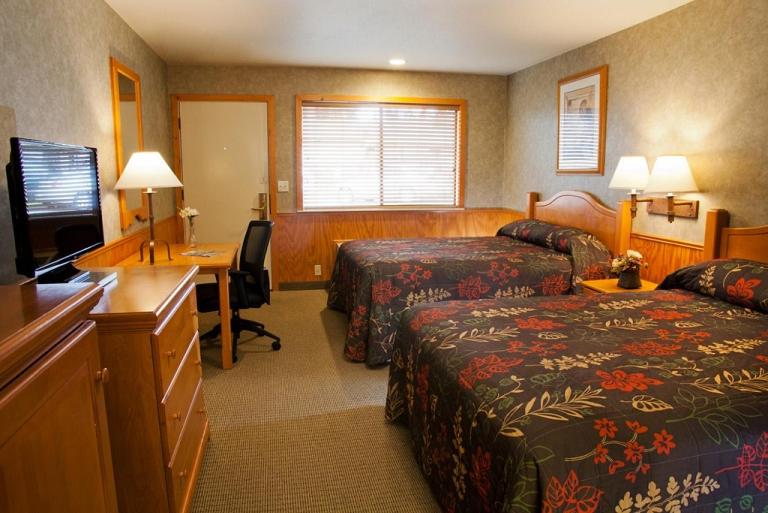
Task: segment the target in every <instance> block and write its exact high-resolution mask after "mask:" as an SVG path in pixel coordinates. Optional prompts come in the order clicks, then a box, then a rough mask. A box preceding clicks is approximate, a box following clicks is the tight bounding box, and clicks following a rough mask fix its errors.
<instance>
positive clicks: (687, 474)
mask: <svg viewBox="0 0 768 513" xmlns="http://www.w3.org/2000/svg"><path fill="white" fill-rule="evenodd" d="M661 288H664V289H668V290H656V291H652V292H646V293H619V294H611V295H596V296H581V295H578V296H565V297H555V298H528V299H499V300H479V301H470V302H444V303H440V304H435V305H420V306H418V307H416V308H413V309H411V310H409V311H408V312H406V313H405V314H404V316H403V319H402V325H401V328H400V330H399V332H398V337H397V340H396V344H395V348H394V353H393V357H392V364H391V367H390V381H389V389H388V397H387V417H388V418H389V419H390V420H399V421H402V422H405V423H407V424H408V425H409V429H410V432H411V439H412V443H413V446H414V452H415V456H416V459H417V461H418V463H419V465H420V466H421V469H422V471H423V473H424V475H425V477H426V479H427V480H428V481H429V483H430V486H431V487H432V489H433V491H434V494H435V496H436V497H437V499H438V501H439V502H440V504H441V506H442V508H443V509H444V511H446V512H472V513H476V512H489V511H490V512H502V511H503V512H539V511H541V512H544V513H555V512H569V513H591V512H614V513H662V512H665V513H669V512H675V513H677V512H702V513H703V512H707V513H713V512H714V513H730V512H758V513H760V512H763V513H764V512H768V314H767V313H766V312H768V266H767V265H765V264H757V263H754V262H749V261H712V262H708V263H704V264H701V265H698V266H693V267H689V268H685V269H682V270H680V271H677V272H676V273H674V274H672V275H670V276H669V277H668V278H667V280H666V281H665V282H664V283H663V284H662V286H661Z"/></svg>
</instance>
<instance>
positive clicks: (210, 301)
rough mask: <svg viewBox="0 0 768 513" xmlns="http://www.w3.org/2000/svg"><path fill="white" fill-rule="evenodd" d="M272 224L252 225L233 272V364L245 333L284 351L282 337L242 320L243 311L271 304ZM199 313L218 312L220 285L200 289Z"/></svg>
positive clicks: (214, 331) (208, 335)
mask: <svg viewBox="0 0 768 513" xmlns="http://www.w3.org/2000/svg"><path fill="white" fill-rule="evenodd" d="M273 225H274V223H273V222H272V221H251V222H250V223H248V229H247V230H246V232H245V238H244V239H243V247H242V249H241V251H240V264H239V266H238V267H239V268H238V270H237V271H229V279H230V287H229V305H230V308H231V309H232V361H233V362H236V361H237V340H238V338H240V332H241V331H252V332H254V333H256V334H257V335H258V336H259V337H263V336H267V337H269V338H271V339H273V342H272V349H273V350H274V351H277V350H279V349H280V337H278V336H277V335H274V334H272V333H270V332H269V331H267V330H266V329H264V324H262V323H260V322H256V321H250V320H248V319H242V318H241V317H240V310H242V309H246V308H260V307H261V305H264V304H267V305H268V304H269V272H268V271H267V270H266V269H265V268H264V258H265V257H266V255H267V246H269V239H270V238H271V237H272V226H273ZM197 310H198V311H199V312H218V311H220V307H219V286H218V284H217V283H204V284H201V285H198V286H197ZM220 332H221V324H217V325H216V326H215V327H214V328H213V329H212V330H210V331H209V332H207V333H206V334H204V335H203V336H202V337H201V338H202V339H203V340H207V339H211V338H214V337H216V336H217V335H218V334H219V333H220Z"/></svg>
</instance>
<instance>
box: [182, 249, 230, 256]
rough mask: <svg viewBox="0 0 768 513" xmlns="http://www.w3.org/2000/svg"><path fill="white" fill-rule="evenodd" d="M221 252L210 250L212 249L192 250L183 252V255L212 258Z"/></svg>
mask: <svg viewBox="0 0 768 513" xmlns="http://www.w3.org/2000/svg"><path fill="white" fill-rule="evenodd" d="M219 254H221V252H220V251H210V250H207V251H206V250H202V249H200V250H192V251H185V252H184V253H182V256H189V257H205V258H210V257H212V256H216V255H219Z"/></svg>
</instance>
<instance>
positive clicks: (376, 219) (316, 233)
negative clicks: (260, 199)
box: [272, 208, 525, 289]
mask: <svg viewBox="0 0 768 513" xmlns="http://www.w3.org/2000/svg"><path fill="white" fill-rule="evenodd" d="M523 217H525V214H524V213H523V212H518V211H516V210H508V209H500V208H489V209H466V210H423V211H422V210H408V211H405V210H397V211H395V210H389V211H386V210H377V211H364V212H350V211H347V212H316V213H309V212H300V213H295V214H277V216H276V217H275V219H274V221H275V229H274V232H273V235H272V266H273V268H272V273H273V279H272V281H273V287H275V288H278V289H279V288H281V287H284V288H299V287H301V286H302V285H303V286H307V288H309V285H311V284H312V283H311V282H315V283H316V284H321V283H325V282H327V281H328V280H330V278H331V272H332V270H333V264H334V261H333V260H334V257H335V255H336V249H335V247H334V241H335V240H347V239H395V238H409V237H474V236H485V235H495V234H496V232H497V231H498V229H499V228H501V227H502V226H504V225H505V224H507V223H510V222H512V221H514V220H516V219H522V218H523ZM316 264H320V266H321V271H322V272H321V274H320V276H315V273H314V267H315V265H316Z"/></svg>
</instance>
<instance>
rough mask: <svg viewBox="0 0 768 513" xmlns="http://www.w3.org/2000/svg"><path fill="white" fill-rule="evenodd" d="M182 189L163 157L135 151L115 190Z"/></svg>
mask: <svg viewBox="0 0 768 513" xmlns="http://www.w3.org/2000/svg"><path fill="white" fill-rule="evenodd" d="M167 187H183V185H182V184H181V182H180V181H179V179H178V178H177V177H176V175H175V174H173V171H171V168H170V167H168V164H166V163H165V160H164V159H163V156H162V155H160V153H158V152H156V151H137V152H136V153H134V154H133V155H131V158H130V160H128V164H127V165H126V166H125V169H123V172H122V174H121V175H120V179H119V180H117V183H116V184H115V189H164V188H167Z"/></svg>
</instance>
